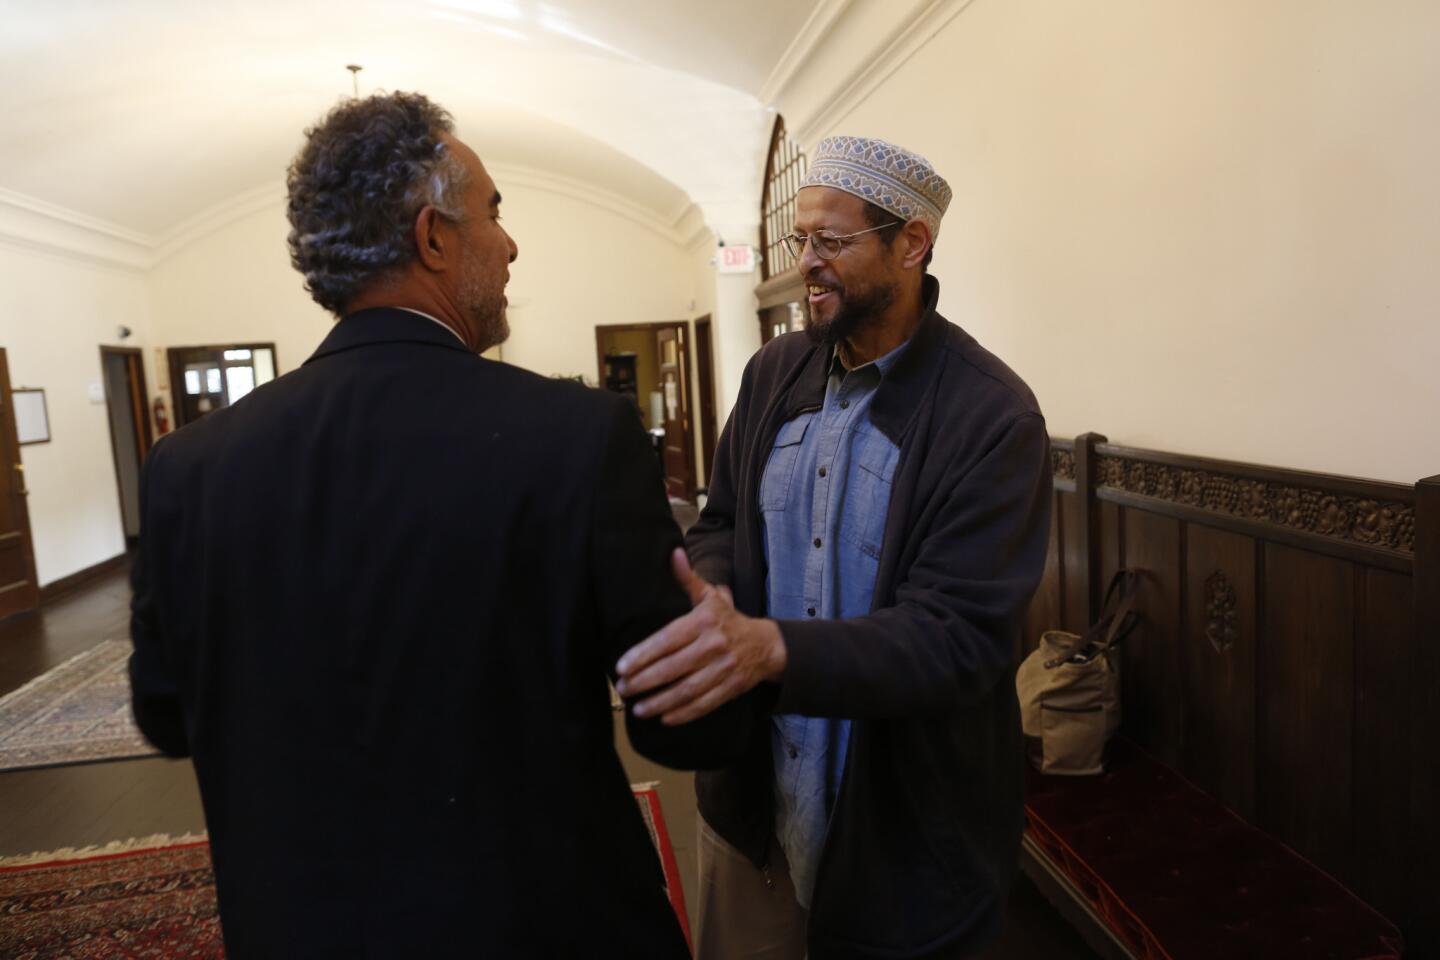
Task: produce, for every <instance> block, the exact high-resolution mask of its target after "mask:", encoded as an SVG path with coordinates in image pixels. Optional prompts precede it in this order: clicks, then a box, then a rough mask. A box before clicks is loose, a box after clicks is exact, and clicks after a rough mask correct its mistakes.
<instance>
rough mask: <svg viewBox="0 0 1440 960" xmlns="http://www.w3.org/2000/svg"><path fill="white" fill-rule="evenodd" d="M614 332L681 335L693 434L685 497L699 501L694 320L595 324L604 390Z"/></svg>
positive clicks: (687, 452)
mask: <svg viewBox="0 0 1440 960" xmlns="http://www.w3.org/2000/svg"><path fill="white" fill-rule="evenodd" d="M611 330H613V331H620V332H630V333H634V332H636V331H642V332H643V331H647V330H648V331H651V332H655V333H658V332H659V331H661V330H678V331H679V332H680V369H681V376H682V377H683V378H684V380H685V390H684V391H682V392H684V393H686V394H687V395H686V396H685V397H684V400H685V409H686V411H687V412H688V414H689V416H688V417H686V429H687V432H688V433H689V434H690V436H689V437H688V440H689V442H688V443H686V444H685V469H686V471H687V472H688V473H689V476H688V477H687V478H686V489H685V495H686V497H688V498H689V499H691V500H693V499H694V498H695V486H696V481H697V480H698V475H697V474H696V472H695V437H696V435H697V434H698V433H699V430H698V429H697V428H698V426H699V423H698V419H697V418H698V417H699V413H700V412H699V410H697V409H695V404H694V403H692V402H691V398H690V397H689V396H688V393H689V390H690V385H691V384H692V383H693V382H694V380H693V378H694V376H695V369H694V367H693V365H692V364H691V361H690V343H691V341H692V340H693V339H694V335H693V333H692V332H691V330H690V321H689V320H661V321H657V322H655V323H604V324H600V323H597V324H596V325H595V374H596V379H597V382H599V383H600V384H601V389H603V388H604V386H603V385H604V383H605V341H604V339H603V337H604V334H605V331H611ZM660 469H661V473H662V474H663V473H664V469H665V468H664V462H663V457H662V462H661V468H660ZM707 479H708V477H707Z"/></svg>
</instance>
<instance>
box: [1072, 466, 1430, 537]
mask: <svg viewBox="0 0 1440 960" xmlns="http://www.w3.org/2000/svg"><path fill="white" fill-rule="evenodd" d="M1096 477H1097V480H1098V482H1099V484H1100V486H1102V487H1114V488H1116V489H1120V490H1124V491H1126V492H1128V493H1137V494H1140V495H1142V496H1146V497H1155V498H1156V499H1159V500H1168V501H1170V502H1172V503H1181V504H1185V505H1186V506H1191V507H1198V508H1199V509H1201V510H1210V511H1213V512H1215V513H1223V514H1228V515H1230V516H1233V517H1240V518H1242V519H1246V520H1259V521H1263V522H1266V523H1273V524H1277V525H1279V526H1282V527H1288V528H1290V529H1293V530H1301V531H1305V532H1307V533H1315V534H1319V535H1321V536H1325V537H1332V538H1334V539H1337V540H1348V541H1352V542H1354V543H1363V544H1367V545H1369V546H1378V547H1388V548H1390V549H1392V550H1398V551H1402V552H1405V553H1413V552H1414V551H1415V510H1414V508H1413V507H1409V506H1406V505H1405V504H1402V503H1386V502H1382V501H1378V500H1367V499H1363V498H1360V497H1348V496H1343V495H1339V494H1332V493H1328V492H1326V491H1324V490H1316V489H1313V488H1306V487H1291V486H1286V485H1283V484H1278V483H1269V482H1265V481H1261V480H1249V479H1246V478H1244V477H1237V476H1231V475H1229V474H1224V473H1215V472H1211V471H1208V470H1188V469H1185V468H1183V467H1172V466H1168V465H1166V464H1160V463H1148V462H1146V461H1143V460H1129V459H1126V458H1124V457H1101V458H1100V460H1099V463H1098V464H1097V467H1096Z"/></svg>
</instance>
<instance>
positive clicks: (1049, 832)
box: [1025, 739, 1403, 960]
mask: <svg viewBox="0 0 1440 960" xmlns="http://www.w3.org/2000/svg"><path fill="white" fill-rule="evenodd" d="M1111 752H1112V756H1111V759H1110V762H1109V763H1108V765H1107V769H1106V772H1105V773H1104V774H1101V775H1099V776H1095V777H1057V776H1045V775H1043V774H1040V773H1037V772H1035V771H1034V770H1033V769H1031V770H1030V773H1029V777H1028V783H1027V794H1028V795H1027V797H1026V803H1025V815H1026V820H1027V822H1028V827H1027V833H1028V834H1029V836H1030V838H1031V840H1032V841H1034V842H1035V844H1036V845H1038V846H1039V847H1040V849H1041V850H1042V851H1044V853H1045V854H1046V856H1048V857H1049V859H1050V860H1051V862H1052V863H1054V864H1055V866H1056V867H1057V868H1059V870H1060V871H1061V872H1062V873H1064V874H1065V875H1066V877H1068V878H1069V880H1070V882H1071V883H1072V884H1073V885H1074V886H1075V887H1076V889H1078V890H1079V891H1080V893H1081V894H1082V895H1083V896H1084V897H1085V898H1086V899H1087V900H1088V901H1089V902H1090V905H1091V908H1092V909H1093V910H1094V911H1095V912H1096V913H1097V914H1098V915H1099V916H1100V917H1101V918H1102V919H1103V920H1104V921H1105V922H1106V923H1107V925H1109V926H1110V928H1111V930H1112V931H1114V933H1115V934H1116V936H1117V937H1118V938H1119V939H1120V940H1121V942H1123V943H1125V944H1126V945H1127V946H1128V947H1129V948H1130V950H1131V952H1132V953H1134V954H1135V955H1136V956H1138V957H1143V958H1146V960H1161V958H1168V960H1191V958H1194V960H1214V958H1215V957H1222V956H1223V957H1284V958H1286V960H1296V958H1305V957H1326V958H1334V960H1360V958H1364V960H1383V958H1395V960H1398V958H1399V957H1400V955H1401V953H1402V952H1403V951H1402V945H1403V941H1402V938H1401V936H1400V931H1399V930H1397V929H1396V928H1395V926H1394V924H1392V923H1390V922H1389V921H1388V920H1386V919H1385V918H1384V917H1383V916H1381V915H1380V914H1378V913H1376V912H1375V911H1374V910H1373V909H1371V908H1370V907H1369V906H1367V905H1366V904H1365V903H1364V902H1363V901H1361V900H1360V899H1359V898H1358V897H1356V896H1355V895H1354V894H1352V893H1351V892H1350V891H1349V890H1347V889H1345V888H1344V887H1343V886H1341V885H1340V884H1339V883H1338V882H1337V881H1336V880H1334V879H1333V878H1331V877H1330V876H1329V875H1327V874H1326V873H1325V872H1323V871H1322V870H1320V868H1319V867H1316V866H1314V865H1313V864H1311V863H1309V862H1308V861H1307V860H1305V859H1304V858H1303V857H1301V856H1300V855H1299V854H1297V853H1295V851H1293V850H1291V849H1290V848H1289V847H1287V846H1285V845H1284V844H1283V843H1281V842H1280V841H1278V840H1276V839H1274V838H1273V837H1271V836H1269V835H1267V834H1264V833H1261V832H1260V831H1259V830H1256V829H1255V828H1254V827H1251V826H1250V825H1249V824H1247V823H1245V822H1244V821H1243V820H1241V819H1240V818H1239V817H1238V816H1236V815H1235V814H1233V813H1231V812H1230V811H1229V810H1227V809H1226V808H1225V807H1223V806H1221V805H1220V803H1219V802H1218V801H1216V800H1214V799H1212V798H1211V797H1210V796H1208V795H1207V794H1205V793H1203V792H1202V791H1201V790H1199V789H1198V788H1197V787H1195V786H1193V785H1191V784H1190V783H1189V782H1187V781H1186V780H1184V779H1183V778H1181V777H1180V776H1179V775H1178V774H1176V773H1175V772H1174V771H1173V770H1171V769H1169V768H1168V767H1166V766H1164V765H1163V764H1161V763H1160V762H1158V761H1157V760H1155V759H1153V758H1152V757H1150V756H1149V755H1147V754H1145V753H1144V752H1143V751H1141V750H1140V749H1139V748H1138V747H1135V746H1134V745H1133V744H1130V743H1128V742H1126V741H1124V740H1118V739H1117V740H1116V741H1115V743H1114V744H1113V745H1112V751H1111ZM1027 766H1028V765H1027Z"/></svg>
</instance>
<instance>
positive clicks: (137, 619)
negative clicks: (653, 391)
mask: <svg viewBox="0 0 1440 960" xmlns="http://www.w3.org/2000/svg"><path fill="white" fill-rule="evenodd" d="M142 496H143V504H142V508H143V532H142V539H141V549H140V556H139V559H138V561H137V563H136V567H135V575H134V586H135V599H134V609H133V622H132V635H133V638H134V641H135V654H134V657H133V659H132V660H131V665H130V671H131V680H132V684H133V687H134V694H135V714H136V718H137V720H138V721H139V723H140V726H141V729H142V730H144V731H145V734H146V736H148V737H149V738H150V739H151V740H152V741H153V742H154V743H155V744H156V745H157V746H159V747H160V748H161V749H162V750H164V751H165V752H166V753H168V754H171V755H173V756H183V755H186V754H189V755H192V756H193V758H194V763H195V770H196V774H197V777H198V779H199V783H200V790H201V795H202V797H203V800H204V805H205V817H206V821H207V824H208V826H209V829H210V835H211V843H212V849H213V855H214V861H215V869H216V879H217V884H218V891H219V900H220V914H221V920H222V924H223V927H224V931H225V941H226V947H227V950H228V952H229V955H230V956H231V957H236V958H243V957H267V958H269V957H305V958H316V957H346V958H351V957H387V958H389V957H401V956H405V957H421V956H423V957H441V956H444V957H451V956H485V957H504V956H515V957H527V958H528V957H549V956H582V955H584V956H596V955H601V956H604V955H615V956H627V957H664V956H677V957H678V956H685V955H687V954H686V949H685V944H684V940H683V938H682V936H681V933H680V930H679V927H678V925H677V923H676V920H675V918H674V915H673V913H672V912H671V910H670V907H669V904H668V902H667V901H666V900H665V898H664V896H663V894H662V889H661V879H662V878H661V874H660V871H659V867H658V864H657V860H656V857H655V852H654V850H653V848H652V846H651V844H650V841H649V838H648V836H647V834H646V831H645V828H644V826H643V824H642V821H641V819H640V817H639V814H638V811H637V808H636V804H635V801H634V800H633V798H632V797H631V794H630V790H629V788H628V783H627V779H626V776H625V772H624V770H623V769H622V768H621V765H620V761H619V759H618V757H617V755H616V753H615V749H614V745H613V727H612V715H611V710H610V703H609V697H608V690H607V687H606V684H605V677H606V674H607V671H609V670H610V669H611V668H612V666H613V664H614V662H615V660H616V658H617V657H618V656H619V654H620V653H622V652H623V651H624V650H625V649H626V648H627V647H629V646H630V645H631V644H633V643H635V642H637V641H639V640H640V639H643V638H644V637H645V636H646V635H648V634H649V633H651V632H652V631H653V630H655V629H656V628H658V627H659V626H661V625H662V624H664V623H665V622H667V621H668V620H670V619H671V618H673V617H675V616H678V615H680V614H683V613H685V612H686V611H687V610H688V609H689V603H688V602H687V600H686V598H685V596H684V594H683V593H682V592H681V591H680V589H679V588H678V587H677V586H676V585H675V583H674V582H673V579H672V577H671V574H670V570H669V563H668V553H669V551H670V550H671V549H672V548H674V547H675V546H678V545H679V543H680V534H679V531H678V530H677V529H676V527H675V524H674V521H673V520H672V519H671V516H670V512H669V508H668V505H667V503H666V499H665V496H664V493H663V489H662V484H661V480H660V472H659V467H658V464H657V462H656V458H655V455H654V453H653V452H652V450H651V448H650V445H649V444H648V442H647V439H646V437H645V434H644V432H643V430H642V429H641V426H640V423H639V420H638V417H637V416H636V414H635V411H634V409H633V407H631V406H630V405H629V404H628V403H627V402H626V401H625V400H624V399H623V398H621V397H619V396H616V395H613V394H607V393H603V392H601V391H597V390H587V389H585V388H583V387H580V386H578V385H575V384H571V383H565V382H559V381H555V380H550V379H546V378H544V377H540V376H537V375H535V374H531V373H527V372H525V371H522V370H519V369H516V368H514V367H510V366H507V365H505V364H502V363H494V362H491V361H488V360H484V359H481V358H480V357H477V356H475V355H474V354H471V353H470V352H468V351H467V350H466V349H465V348H464V347H463V346H462V344H461V343H460V341H459V340H458V339H457V338H456V337H454V336H453V335H452V334H450V333H449V332H448V331H446V330H445V329H442V328H441V327H440V326H438V325H437V324H435V323H434V322H432V321H430V320H428V319H426V318H424V317H421V316H417V315H415V314H412V313H408V312H406V311H401V310H392V309H377V310H367V311H362V312H359V313H356V314H354V315H351V316H349V317H347V318H345V319H344V320H342V321H341V322H340V323H339V324H338V325H337V326H336V328H335V329H334V331H333V332H332V333H331V334H330V336H329V337H327V338H326V340H325V342H324V343H323V344H322V345H321V347H320V349H319V350H318V351H317V352H316V353H315V355H314V356H313V357H311V358H310V360H309V361H308V362H307V363H306V364H305V366H304V367H303V368H301V369H300V370H297V371H295V372H293V373H291V374H289V375H287V376H284V377H281V378H279V379H278V380H276V381H275V382H274V383H272V384H269V385H266V386H264V387H261V388H260V389H258V390H256V391H255V392H254V393H252V394H251V395H250V396H248V397H246V398H244V399H243V400H241V401H240V402H238V403H237V404H235V405H234V406H232V407H229V408H226V409H222V410H219V411H217V412H215V413H213V414H210V415H209V416H207V417H205V418H204V419H203V420H201V421H199V422H197V423H195V424H193V425H191V426H187V427H185V428H184V429H183V430H180V431H178V432H177V433H176V434H174V435H173V436H171V437H168V438H166V439H165V440H164V441H162V442H161V443H159V444H158V445H156V447H155V448H154V450H153V451H152V452H151V454H150V457H149V459H148V461H147V463H146V466H145V472H144V482H143V495H142ZM736 709H737V708H736V707H732V708H729V709H727V710H725V711H722V712H721V713H719V714H716V715H712V717H710V718H707V720H706V721H704V722H702V723H699V724H694V725H690V726H687V727H683V728H678V729H668V728H664V727H661V726H659V725H658V724H657V723H655V722H653V721H651V722H642V721H635V720H633V718H632V719H630V720H629V721H628V722H629V733H630V736H631V739H632V742H633V743H634V745H635V747H636V748H637V749H638V750H639V751H640V752H642V753H644V754H646V755H648V756H650V757H652V758H654V759H656V760H658V761H659V762H661V763H665V764H668V765H671V766H677V767H706V766H717V765H721V764H724V763H727V762H729V761H732V760H733V759H734V758H735V757H736V756H738V754H739V751H740V749H741V744H742V743H743V742H744V737H745V733H744V731H742V730H741V724H740V722H739V719H738V714H737V713H736Z"/></svg>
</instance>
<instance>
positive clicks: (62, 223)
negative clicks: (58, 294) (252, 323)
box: [0, 163, 709, 273]
mask: <svg viewBox="0 0 1440 960" xmlns="http://www.w3.org/2000/svg"><path fill="white" fill-rule="evenodd" d="M490 170H491V172H492V173H493V174H494V175H495V176H496V178H497V179H500V180H503V181H507V182H509V183H514V184H517V185H520V186H525V187H529V188H531V189H534V190H541V191H545V192H547V193H553V194H557V195H559V196H563V197H566V198H568V199H571V200H578V201H581V202H583V203H588V204H590V205H592V206H595V207H599V208H600V209H602V210H606V211H608V212H610V213H613V214H616V215H617V216H621V217H624V218H625V219H627V220H630V221H631V222H633V223H637V224H639V225H640V226H642V227H645V228H646V229H647V230H650V231H652V232H654V233H656V234H659V235H660V236H661V237H664V238H665V239H666V240H668V241H669V242H670V243H673V244H674V245H675V246H677V247H680V248H681V249H690V248H693V247H694V246H695V245H696V244H698V243H699V242H700V240H701V239H702V238H703V237H704V236H705V235H706V233H707V231H708V229H709V228H708V225H707V224H706V222H705V217H704V215H703V212H702V211H701V210H700V208H699V207H698V206H697V205H696V204H694V203H691V202H689V201H686V202H684V203H681V204H677V205H676V206H675V207H674V208H673V209H672V210H668V211H664V212H660V211H656V210H654V209H652V208H650V207H646V206H644V205H643V204H639V203H636V202H635V201H633V200H630V199H629V198H627V197H622V196H620V195H619V194H615V193H611V192H609V191H606V190H603V189H601V188H598V187H595V186H593V185H591V184H588V183H585V182H583V181H580V180H574V179H571V178H569V177H564V176H559V175H556V174H552V173H548V172H545V171H538V170H532V169H526V168H524V167H511V166H508V165H506V164H502V163H497V164H491V165H490ZM284 202H285V189H284V187H283V185H281V184H266V185H264V186H261V187H256V188H254V189H252V190H247V191H245V192H244V193H241V194H238V195H236V196H234V197H231V198H230V199H228V200H224V201H222V202H220V203H217V204H215V205H214V206H211V207H208V208H207V209H205V210H202V211H201V212H200V213H198V214H196V215H195V216H193V217H191V218H190V219H188V220H186V221H184V222H183V223H181V224H179V225H178V226H176V227H175V228H173V229H171V230H168V231H166V232H165V233H164V234H163V235H162V236H160V237H152V236H149V235H148V234H142V233H136V232H134V231H130V230H126V229H124V228H123V227H119V226H117V225H115V224H110V223H106V222H104V221H101V220H96V219H94V218H92V217H86V216H85V215H84V214H80V213H76V212H75V211H72V210H66V209H65V208H63V207H58V206H55V205H54V204H48V203H45V202H44V201H41V200H36V199H34V198H33V197H27V196H25V195H24V194H19V193H15V192H13V191H7V190H0V242H4V243H6V244H7V245H10V246H13V247H16V248H18V249H23V250H35V251H41V252H45V253H49V254H52V255H56V256H60V257H63V258H66V259H72V260H80V261H82V262H88V263H95V264H100V265H108V266H117V267H122V268H124V269H126V270H129V271H132V272H139V273H144V272H147V271H149V270H151V269H153V268H155V267H156V266H158V265H160V264H161V263H164V262H165V261H166V260H168V259H169V258H170V257H172V256H174V255H175V254H176V253H178V252H179V251H181V250H183V249H184V248H185V247H186V246H188V245H189V244H192V243H194V242H196V241H197V240H200V239H202V238H204V237H206V236H209V235H210V234H212V233H215V232H216V231H218V230H221V229H223V228H225V227H227V226H229V225H230V224H232V223H234V222H235V221H237V220H240V219H243V218H245V217H248V216H250V215H252V214H255V213H258V212H260V211H261V210H265V209H268V208H271V207H274V206H279V205H282V204H284Z"/></svg>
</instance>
